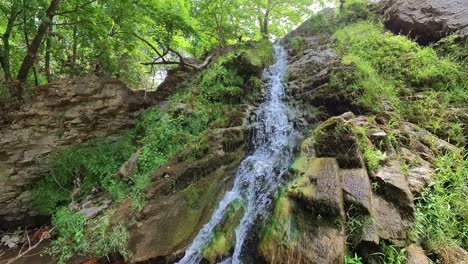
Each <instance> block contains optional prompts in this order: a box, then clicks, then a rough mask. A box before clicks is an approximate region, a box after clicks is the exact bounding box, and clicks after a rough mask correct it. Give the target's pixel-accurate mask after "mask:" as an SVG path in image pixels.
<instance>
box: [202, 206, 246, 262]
mask: <svg viewBox="0 0 468 264" xmlns="http://www.w3.org/2000/svg"><path fill="white" fill-rule="evenodd" d="M243 209H244V208H243V204H242V203H241V202H240V201H238V200H234V201H233V202H232V203H231V204H230V205H229V206H228V207H227V208H226V213H225V215H224V218H223V220H222V221H221V223H220V224H218V226H216V227H215V230H214V234H213V237H212V238H211V241H210V243H208V245H207V246H206V247H205V248H204V249H203V250H202V255H203V257H204V258H205V259H207V260H208V261H209V262H210V263H215V262H216V260H219V259H221V258H222V257H223V256H225V255H227V254H228V253H229V251H230V250H231V248H232V246H233V245H234V240H235V227H236V226H237V225H238V224H239V221H240V220H241V218H242V215H243V213H244V210H243Z"/></svg>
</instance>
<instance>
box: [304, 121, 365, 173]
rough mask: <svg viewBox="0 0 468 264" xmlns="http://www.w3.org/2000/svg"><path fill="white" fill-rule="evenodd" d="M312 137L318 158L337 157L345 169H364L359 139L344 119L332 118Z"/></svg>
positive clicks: (318, 128) (317, 129)
mask: <svg viewBox="0 0 468 264" xmlns="http://www.w3.org/2000/svg"><path fill="white" fill-rule="evenodd" d="M312 136H313V138H314V140H315V145H314V146H315V150H316V152H317V156H318V157H335V158H336V159H337V161H338V163H339V165H340V166H341V167H343V168H359V167H362V157H361V154H360V152H359V147H358V138H357V137H356V135H355V133H354V132H353V128H352V126H351V124H349V123H347V122H346V121H345V120H344V119H343V118H342V117H332V118H330V119H328V120H327V121H325V122H323V123H322V124H320V126H318V127H317V128H316V129H315V130H314V132H313V133H312Z"/></svg>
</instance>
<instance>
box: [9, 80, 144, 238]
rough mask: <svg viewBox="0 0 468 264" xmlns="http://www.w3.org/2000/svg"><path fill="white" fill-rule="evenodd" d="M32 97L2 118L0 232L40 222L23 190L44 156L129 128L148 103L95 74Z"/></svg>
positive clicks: (57, 84)
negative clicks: (4, 121) (18, 108)
mask: <svg viewBox="0 0 468 264" xmlns="http://www.w3.org/2000/svg"><path fill="white" fill-rule="evenodd" d="M34 93H35V94H36V95H35V96H33V97H32V99H31V100H29V101H27V102H25V103H24V105H23V106H22V108H21V109H20V110H18V111H15V112H11V113H9V114H8V115H7V116H2V119H4V120H7V121H8V122H6V124H3V125H2V126H1V127H0V134H1V137H0V208H1V210H0V229H6V228H10V227H13V226H17V225H37V224H41V221H43V220H45V218H44V217H41V216H38V215H37V213H36V212H34V210H32V209H31V198H32V197H31V193H30V191H29V189H30V188H29V187H30V186H31V184H33V183H34V182H35V181H36V180H37V179H38V177H40V171H41V168H42V167H43V166H41V164H44V161H43V159H44V157H46V156H47V155H48V154H49V153H51V152H52V151H54V150H55V149H59V148H64V147H69V146H73V145H76V144H78V143H81V142H84V141H87V140H89V139H91V138H94V137H100V136H106V135H109V134H111V133H113V132H115V131H117V130H121V129H125V128H129V127H132V126H133V125H134V123H135V121H136V117H137V116H138V115H139V113H140V112H141V110H143V109H144V108H145V107H146V106H149V105H150V104H151V103H152V99H151V97H149V96H148V97H145V96H144V94H142V93H139V92H134V91H132V90H130V89H129V88H127V87H126V85H125V84H124V83H123V82H121V81H118V80H103V79H99V78H97V77H96V76H88V77H84V78H78V79H69V80H62V81H57V82H53V83H50V84H47V85H43V86H39V87H36V88H34Z"/></svg>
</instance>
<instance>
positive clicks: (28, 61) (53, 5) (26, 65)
mask: <svg viewBox="0 0 468 264" xmlns="http://www.w3.org/2000/svg"><path fill="white" fill-rule="evenodd" d="M60 1H61V0H51V2H50V5H49V8H48V9H47V12H46V16H47V17H46V19H43V20H42V21H41V24H40V25H39V28H38V29H37V33H36V36H35V37H34V39H33V41H32V42H31V45H30V46H29V47H28V53H27V54H26V56H25V57H24V60H23V63H22V64H21V67H20V70H19V72H18V76H17V77H16V79H17V81H18V82H19V84H20V85H21V86H23V85H24V84H25V83H26V80H27V79H28V73H29V71H30V70H31V68H32V66H33V64H34V61H35V59H36V57H37V52H38V51H39V48H40V47H41V44H42V40H43V39H44V36H45V34H46V33H47V29H48V28H49V26H50V24H51V23H52V20H53V18H54V16H55V13H56V11H57V9H58V7H59V4H60ZM18 92H19V96H21V94H22V91H18Z"/></svg>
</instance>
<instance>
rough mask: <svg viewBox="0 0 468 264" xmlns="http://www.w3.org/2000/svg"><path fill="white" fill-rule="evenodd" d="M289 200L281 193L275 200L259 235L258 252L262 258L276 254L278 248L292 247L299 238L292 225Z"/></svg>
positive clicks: (292, 218) (292, 217)
mask: <svg viewBox="0 0 468 264" xmlns="http://www.w3.org/2000/svg"><path fill="white" fill-rule="evenodd" d="M292 206H293V205H292V204H291V200H290V199H289V198H288V197H287V194H286V192H285V191H282V192H281V193H280V195H279V197H278V198H277V200H276V203H275V208H274V211H273V215H272V217H271V218H270V219H269V221H268V222H267V223H266V224H265V226H264V227H263V229H262V231H261V234H260V243H259V245H258V250H259V252H260V254H262V255H263V256H274V255H275V254H278V253H279V252H277V251H278V248H279V247H286V248H289V247H293V246H294V244H295V242H296V241H297V239H298V237H299V233H298V231H297V230H296V228H295V225H294V216H293V214H292Z"/></svg>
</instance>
